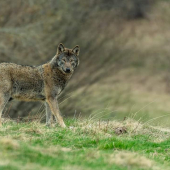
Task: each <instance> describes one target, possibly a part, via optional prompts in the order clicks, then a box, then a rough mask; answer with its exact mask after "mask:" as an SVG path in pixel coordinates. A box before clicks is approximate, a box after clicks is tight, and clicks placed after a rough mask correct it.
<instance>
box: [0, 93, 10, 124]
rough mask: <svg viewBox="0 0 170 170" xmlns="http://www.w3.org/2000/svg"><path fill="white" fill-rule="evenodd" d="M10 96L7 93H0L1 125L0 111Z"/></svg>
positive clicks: (0, 121) (0, 120) (0, 122)
mask: <svg viewBox="0 0 170 170" xmlns="http://www.w3.org/2000/svg"><path fill="white" fill-rule="evenodd" d="M9 98H10V96H9V95H8V94H3V93H0V126H2V118H1V117H2V112H3V110H4V108H5V105H6V104H7V103H8V100H9Z"/></svg>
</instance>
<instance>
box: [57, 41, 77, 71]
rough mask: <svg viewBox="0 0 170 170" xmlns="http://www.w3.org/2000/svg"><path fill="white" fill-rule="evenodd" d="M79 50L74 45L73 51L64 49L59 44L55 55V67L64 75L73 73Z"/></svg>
mask: <svg viewBox="0 0 170 170" xmlns="http://www.w3.org/2000/svg"><path fill="white" fill-rule="evenodd" d="M79 52H80V48H79V46H78V45H76V46H75V47H74V48H73V49H68V48H65V47H64V45H63V44H61V43H60V44H59V45H58V48H57V54H56V56H55V65H57V67H58V69H59V70H60V71H62V72H63V73H64V74H70V73H73V72H74V70H75V69H76V68H77V66H78V65H79V57H78V56H79Z"/></svg>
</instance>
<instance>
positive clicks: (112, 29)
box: [0, 0, 170, 126]
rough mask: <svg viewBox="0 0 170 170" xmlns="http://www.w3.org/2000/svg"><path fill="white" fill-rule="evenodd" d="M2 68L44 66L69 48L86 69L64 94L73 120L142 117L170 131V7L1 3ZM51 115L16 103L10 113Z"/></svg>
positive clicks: (139, 1)
mask: <svg viewBox="0 0 170 170" xmlns="http://www.w3.org/2000/svg"><path fill="white" fill-rule="evenodd" d="M0 6H1V10H0V62H14V63H18V64H26V65H40V64H43V63H45V62H47V61H49V60H50V59H51V58H52V57H53V56H54V55H55V53H56V49H57V45H58V44H59V43H60V42H62V43H63V44H64V45H65V46H66V47H69V48H72V47H74V46H75V45H77V44H78V45H79V46H80V48H81V53H80V61H81V62H80V67H79V68H78V69H77V70H76V72H75V74H74V76H73V77H72V79H71V81H70V82H69V84H68V86H67V88H66V90H65V92H64V93H63V94H62V96H60V99H59V101H60V108H61V111H62V113H63V115H64V116H65V117H69V116H74V117H77V116H88V117H89V115H91V116H90V117H92V118H93V119H100V118H101V119H102V118H106V119H111V118H113V119H120V120H123V119H125V117H127V116H128V117H134V118H135V119H140V120H142V121H145V122H146V121H148V120H149V123H156V124H161V125H165V126H170V125H169V122H170V31H169V28H170V19H169V18H170V10H169V9H170V1H168V0H162V1H159V0H121V1H119V0H107V1H104V0H87V1H78V0H72V1H69V0H49V1H46V0H27V1H23V0H15V1H11V0H5V1H4V0H0ZM37 113H42V114H44V107H43V106H42V107H41V104H39V103H34V102H29V103H25V102H12V103H9V104H8V107H7V108H6V110H5V115H6V116H8V115H10V116H12V117H18V116H26V115H28V114H37Z"/></svg>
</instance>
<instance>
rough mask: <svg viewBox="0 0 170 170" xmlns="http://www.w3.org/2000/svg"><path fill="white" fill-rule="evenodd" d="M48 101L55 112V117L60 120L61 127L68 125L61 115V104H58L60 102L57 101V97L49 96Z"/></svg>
mask: <svg viewBox="0 0 170 170" xmlns="http://www.w3.org/2000/svg"><path fill="white" fill-rule="evenodd" d="M47 103H48V104H49V106H50V109H51V111H52V113H53V115H54V116H55V119H57V120H58V123H59V125H60V126H61V127H66V125H65V123H64V121H63V118H62V116H61V115H60V110H59V106H58V102H57V99H55V98H49V99H48V100H47Z"/></svg>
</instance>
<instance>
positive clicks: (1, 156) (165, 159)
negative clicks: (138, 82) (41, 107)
mask: <svg viewBox="0 0 170 170" xmlns="http://www.w3.org/2000/svg"><path fill="white" fill-rule="evenodd" d="M82 123H83V124H82ZM91 123H93V122H91ZM94 123H95V122H94ZM66 124H70V125H72V127H70V128H66V129H62V128H60V127H55V128H47V127H45V126H44V125H41V124H39V123H36V122H33V123H19V124H17V123H14V122H7V123H5V124H4V125H3V127H2V128H1V129H0V160H1V161H2V162H1V161H0V169H3V170H4V169H11V170H15V169H36V168H41V169H42V168H45V169H49V170H52V169H56V168H57V169H96V170H97V169H103V170H105V169H112V168H113V169H116V170H126V169H129V168H130V169H133V170H139V169H141V170H142V169H148V170H149V169H154V167H157V168H163V169H167V167H168V166H170V164H169V162H170V159H169V152H168V151H169V145H170V139H168V138H167V139H166V140H164V141H162V142H159V143H158V142H154V139H155V138H154V137H150V135H149V132H150V130H149V131H148V132H147V133H146V132H145V133H142V132H140V131H139V132H138V133H134V134H132V133H129V132H130V129H128V133H127V134H122V135H119V136H117V135H116V134H115V133H114V132H112V131H111V126H108V132H106V131H103V132H102V131H101V130H102V129H98V130H97V129H95V126H93V127H92V128H88V127H89V125H90V124H89V123H87V122H86V121H84V120H73V119H68V120H67V122H66ZM120 124H121V122H120V123H119V125H120ZM90 126H91V125H90ZM101 128H102V127H101ZM109 129H110V130H109ZM143 130H144V129H143ZM92 132H93V133H92ZM94 132H95V133H94ZM108 134H110V135H111V136H109V137H108ZM157 134H159V135H160V134H161V135H164V136H168V135H169V134H170V133H169V132H167V134H166V135H165V134H164V133H162V132H161V131H158V130H155V132H154V133H153V134H152V136H154V135H157ZM122 154H123V155H122ZM135 154H136V156H135ZM153 155H154V156H153ZM129 157H132V158H129ZM138 157H139V159H136V158H138ZM129 159H130V160H129ZM140 159H144V162H143V163H142V164H141V163H140ZM122 161H123V162H122ZM147 161H149V163H147ZM150 162H153V164H150Z"/></svg>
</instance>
